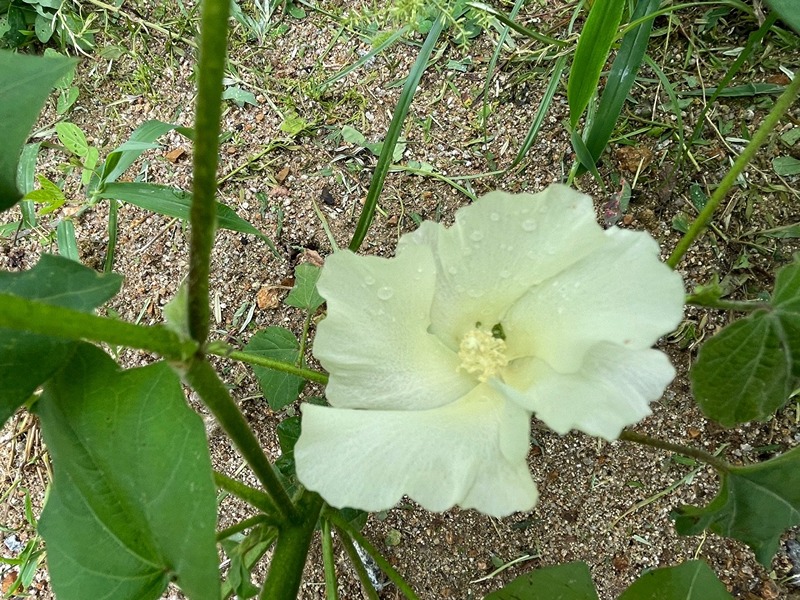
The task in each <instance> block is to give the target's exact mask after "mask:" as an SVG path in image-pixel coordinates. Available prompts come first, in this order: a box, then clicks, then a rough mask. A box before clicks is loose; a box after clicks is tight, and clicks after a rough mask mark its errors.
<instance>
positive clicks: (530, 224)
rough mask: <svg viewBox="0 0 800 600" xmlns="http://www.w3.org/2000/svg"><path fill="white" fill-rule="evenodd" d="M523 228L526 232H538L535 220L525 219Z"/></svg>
mask: <svg viewBox="0 0 800 600" xmlns="http://www.w3.org/2000/svg"><path fill="white" fill-rule="evenodd" d="M522 228H523V229H524V230H525V231H535V230H536V221H534V220H533V219H525V220H524V221H523V222H522Z"/></svg>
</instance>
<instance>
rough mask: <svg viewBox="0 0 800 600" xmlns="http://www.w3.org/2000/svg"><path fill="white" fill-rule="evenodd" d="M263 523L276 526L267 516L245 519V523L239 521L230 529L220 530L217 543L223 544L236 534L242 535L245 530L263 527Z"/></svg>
mask: <svg viewBox="0 0 800 600" xmlns="http://www.w3.org/2000/svg"><path fill="white" fill-rule="evenodd" d="M262 523H266V524H268V525H272V526H274V525H275V523H273V521H272V519H270V518H269V517H268V516H267V515H256V516H255V517H250V518H249V519H244V520H243V521H239V522H238V523H236V525H231V526H230V527H226V528H225V529H220V530H219V531H218V532H217V541H218V542H221V541H222V540H226V539H228V538H229V537H231V536H232V535H234V534H237V533H241V532H242V531H244V530H245V529H250V528H251V527H255V526H256V525H261V524H262Z"/></svg>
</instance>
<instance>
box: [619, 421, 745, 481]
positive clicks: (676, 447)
mask: <svg viewBox="0 0 800 600" xmlns="http://www.w3.org/2000/svg"><path fill="white" fill-rule="evenodd" d="M619 439H621V440H625V441H626V442H633V443H635V444H641V445H643V446H650V447H652V448H658V449H660V450H668V451H670V452H674V453H675V454H681V455H683V456H689V457H691V458H695V459H697V460H699V461H700V462H704V463H706V464H707V465H711V466H712V467H714V468H715V469H716V470H717V471H719V472H720V473H728V472H729V471H730V469H731V465H730V464H728V462H726V461H724V460H722V459H721V458H718V457H716V456H714V455H713V454H711V453H710V452H706V451H705V450H700V449H699V448H690V447H689V446H682V445H681V444H673V443H672V442H667V441H664V440H659V439H657V438H652V437H650V436H649V435H643V434H641V433H636V432H635V431H630V430H629V429H625V430H623V431H622V433H620V434H619Z"/></svg>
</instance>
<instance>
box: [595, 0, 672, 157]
mask: <svg viewBox="0 0 800 600" xmlns="http://www.w3.org/2000/svg"><path fill="white" fill-rule="evenodd" d="M660 4H661V0H639V1H638V3H637V4H636V8H635V9H634V11H633V14H632V15H631V21H635V20H637V19H640V18H642V17H646V16H647V15H650V14H652V13H653V12H655V11H656V10H658V7H659V5H660ZM652 29H653V19H649V20H647V21H645V22H644V23H642V24H640V25H638V26H636V27H635V28H634V29H632V30H631V31H629V32H628V33H626V34H625V35H624V36H623V38H622V44H621V45H620V48H619V52H618V53H617V56H616V58H614V62H613V64H612V65H611V71H610V72H609V74H608V79H607V80H606V85H605V87H604V88H603V94H602V95H601V96H600V105H599V106H598V108H597V114H596V115H595V118H594V119H593V120H592V125H591V129H589V131H587V132H585V134H584V136H583V138H584V140H585V141H586V148H587V149H588V150H589V152H590V154H591V156H592V160H593V163H592V164H594V163H596V162H597V161H598V159H599V158H600V155H601V154H602V153H603V150H604V149H605V147H606V145H607V144H608V140H609V139H611V134H612V133H613V131H614V127H615V125H616V123H617V119H618V118H619V115H620V113H621V112H622V106H623V105H624V104H625V99H626V98H627V97H628V92H630V91H631V87H632V86H633V82H634V81H635V80H636V74H637V73H638V72H639V67H640V66H641V64H642V60H643V59H644V54H645V52H646V51H647V44H648V42H649V41H650V32H651V31H652ZM581 163H582V164H583V161H581ZM587 167H589V165H586V166H585V167H584V168H587Z"/></svg>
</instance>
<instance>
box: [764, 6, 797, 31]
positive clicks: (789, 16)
mask: <svg viewBox="0 0 800 600" xmlns="http://www.w3.org/2000/svg"><path fill="white" fill-rule="evenodd" d="M764 1H765V2H766V3H767V6H769V7H770V8H771V9H772V10H774V11H775V12H776V13H778V16H779V17H780V18H781V19H783V22H784V23H786V24H787V25H788V26H789V27H791V28H792V29H794V30H795V33H800V3H798V2H797V0H764Z"/></svg>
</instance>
